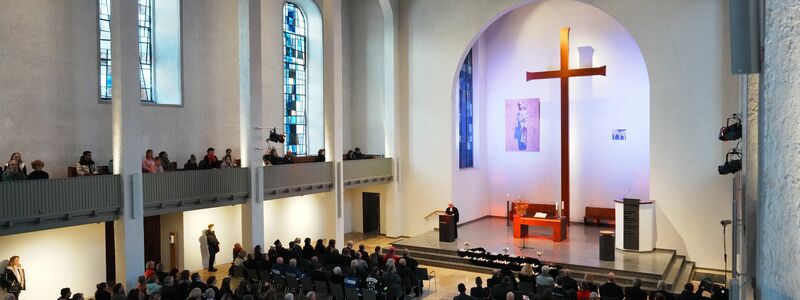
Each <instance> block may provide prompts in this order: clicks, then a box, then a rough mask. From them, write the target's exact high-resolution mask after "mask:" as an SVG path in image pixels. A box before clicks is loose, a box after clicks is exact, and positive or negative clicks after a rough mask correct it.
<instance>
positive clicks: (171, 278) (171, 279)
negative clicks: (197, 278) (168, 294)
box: [164, 276, 175, 286]
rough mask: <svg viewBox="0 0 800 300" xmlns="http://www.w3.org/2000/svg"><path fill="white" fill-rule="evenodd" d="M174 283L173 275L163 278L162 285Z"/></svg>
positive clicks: (172, 284)
mask: <svg viewBox="0 0 800 300" xmlns="http://www.w3.org/2000/svg"><path fill="white" fill-rule="evenodd" d="M174 285H175V277H172V276H167V277H165V278H164V286H174Z"/></svg>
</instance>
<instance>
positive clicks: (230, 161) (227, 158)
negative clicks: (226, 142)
mask: <svg viewBox="0 0 800 300" xmlns="http://www.w3.org/2000/svg"><path fill="white" fill-rule="evenodd" d="M222 160H223V161H224V162H225V163H226V164H231V163H233V159H232V158H231V157H230V156H225V157H224V158H223V159H222Z"/></svg>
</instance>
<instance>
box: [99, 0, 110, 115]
mask: <svg viewBox="0 0 800 300" xmlns="http://www.w3.org/2000/svg"><path fill="white" fill-rule="evenodd" d="M108 1H109V0H99V1H98V7H97V13H98V18H97V19H98V22H99V24H98V29H99V33H100V99H101V100H111V6H109V3H108Z"/></svg>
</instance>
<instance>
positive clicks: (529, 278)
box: [517, 263, 536, 285]
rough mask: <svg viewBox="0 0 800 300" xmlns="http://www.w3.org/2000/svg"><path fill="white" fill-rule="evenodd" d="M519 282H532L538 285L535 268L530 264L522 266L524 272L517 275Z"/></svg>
mask: <svg viewBox="0 0 800 300" xmlns="http://www.w3.org/2000/svg"><path fill="white" fill-rule="evenodd" d="M517 277H518V279H519V282H520V283H522V282H530V283H533V284H534V285H536V274H535V273H534V272H533V266H531V264H529V263H525V264H523V265H522V270H520V271H519V275H517Z"/></svg>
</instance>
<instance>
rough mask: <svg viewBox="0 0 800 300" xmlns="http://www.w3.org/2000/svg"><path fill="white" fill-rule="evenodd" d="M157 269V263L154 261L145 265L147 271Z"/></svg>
mask: <svg viewBox="0 0 800 300" xmlns="http://www.w3.org/2000/svg"><path fill="white" fill-rule="evenodd" d="M155 268H156V262H154V261H152V260H151V261H148V262H146V263H145V264H144V269H145V270H147V269H155Z"/></svg>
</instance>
